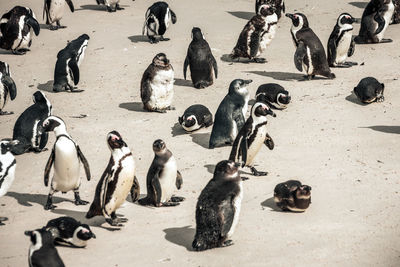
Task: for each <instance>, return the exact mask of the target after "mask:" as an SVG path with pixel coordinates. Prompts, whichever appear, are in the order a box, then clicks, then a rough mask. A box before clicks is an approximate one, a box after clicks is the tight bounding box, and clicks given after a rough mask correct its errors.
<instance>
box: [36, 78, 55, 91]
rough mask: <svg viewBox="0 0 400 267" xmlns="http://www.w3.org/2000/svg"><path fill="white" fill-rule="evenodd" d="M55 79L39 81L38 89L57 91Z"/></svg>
mask: <svg viewBox="0 0 400 267" xmlns="http://www.w3.org/2000/svg"><path fill="white" fill-rule="evenodd" d="M53 83H54V81H53V80H50V81H48V82H47V83H39V84H38V86H37V89H39V90H41V91H46V92H49V93H55V92H54V91H53Z"/></svg>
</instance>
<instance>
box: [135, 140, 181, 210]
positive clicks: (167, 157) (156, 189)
mask: <svg viewBox="0 0 400 267" xmlns="http://www.w3.org/2000/svg"><path fill="white" fill-rule="evenodd" d="M153 151H154V159H153V162H152V163H151V165H150V168H149V171H148V172H147V178H146V185H147V196H146V197H145V198H142V199H139V204H141V205H154V206H155V207H170V206H177V205H179V204H180V203H179V202H182V201H183V200H185V198H183V197H177V196H173V192H174V189H175V187H176V188H177V189H178V190H179V189H181V187H182V184H183V179H182V175H181V173H180V172H179V171H178V167H177V165H176V160H175V157H174V156H173V155H172V153H171V151H169V149H168V148H167V146H166V145H165V142H164V141H163V140H160V139H157V140H156V141H154V143H153Z"/></svg>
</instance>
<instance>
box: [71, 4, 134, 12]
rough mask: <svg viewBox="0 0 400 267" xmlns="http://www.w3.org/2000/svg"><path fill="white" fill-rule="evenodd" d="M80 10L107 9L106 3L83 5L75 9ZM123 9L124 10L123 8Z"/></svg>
mask: <svg viewBox="0 0 400 267" xmlns="http://www.w3.org/2000/svg"><path fill="white" fill-rule="evenodd" d="M119 6H120V7H124V8H125V7H130V6H128V5H119ZM79 10H93V11H104V12H105V11H106V10H107V9H106V6H105V5H81V8H78V9H75V11H79ZM122 11H123V10H122Z"/></svg>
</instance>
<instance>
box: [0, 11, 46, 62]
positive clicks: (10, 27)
mask: <svg viewBox="0 0 400 267" xmlns="http://www.w3.org/2000/svg"><path fill="white" fill-rule="evenodd" d="M0 31H1V34H2V36H0V48H2V49H6V50H11V52H12V53H13V54H16V55H24V54H25V53H26V52H27V51H29V47H31V45H32V36H33V32H34V33H35V35H36V36H38V35H39V32H40V26H39V22H38V21H37V20H36V17H35V14H34V13H33V11H32V10H31V9H30V8H29V7H22V6H15V7H14V8H13V9H11V10H10V11H9V12H7V13H5V14H4V15H3V16H2V17H1V19H0Z"/></svg>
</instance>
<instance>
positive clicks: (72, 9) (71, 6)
mask: <svg viewBox="0 0 400 267" xmlns="http://www.w3.org/2000/svg"><path fill="white" fill-rule="evenodd" d="M65 2H67V4H68V6H69V9H70V10H71V12H74V11H75V9H74V4H73V3H72V1H71V0H65Z"/></svg>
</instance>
